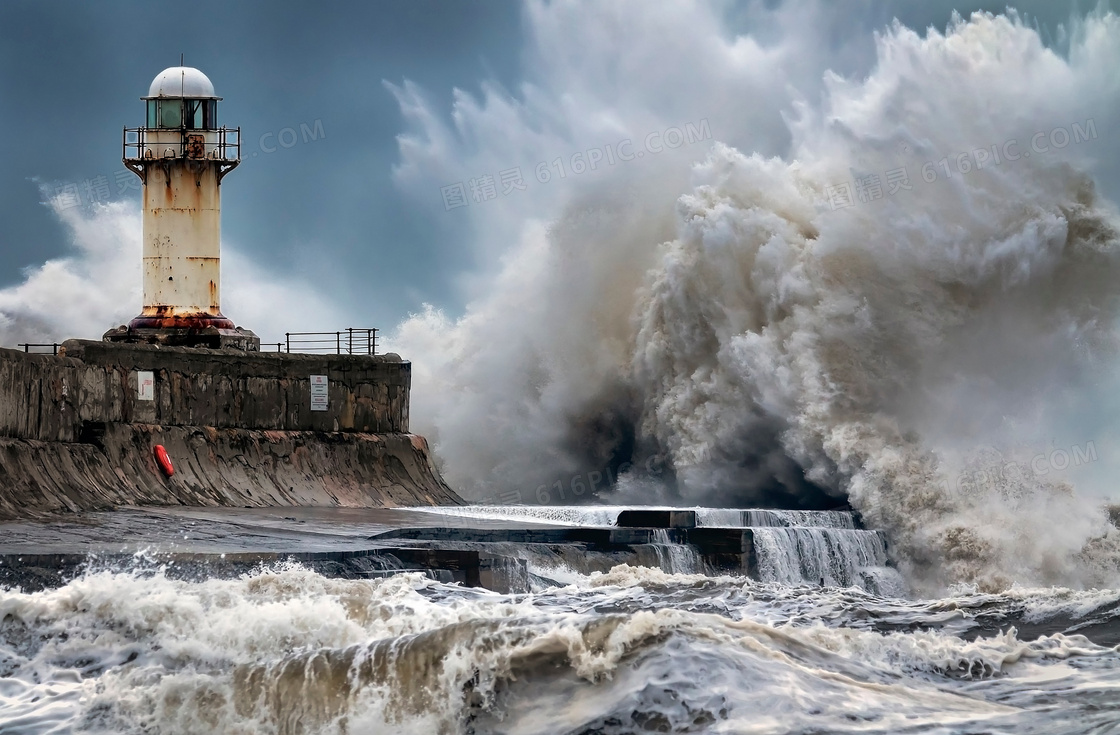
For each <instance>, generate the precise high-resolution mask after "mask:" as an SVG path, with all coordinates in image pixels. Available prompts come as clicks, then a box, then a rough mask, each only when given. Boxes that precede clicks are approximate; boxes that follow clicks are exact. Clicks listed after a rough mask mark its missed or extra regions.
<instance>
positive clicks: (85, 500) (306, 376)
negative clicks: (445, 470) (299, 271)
mask: <svg viewBox="0 0 1120 735" xmlns="http://www.w3.org/2000/svg"><path fill="white" fill-rule="evenodd" d="M312 376H325V379H326V385H325V386H323V388H322V393H320V394H319V396H318V400H317V405H316V406H315V408H316V409H317V410H312V408H313V406H312V386H311V381H312ZM145 379H148V380H149V382H148V385H143V384H142V383H143V382H144V380H145ZM410 384H411V365H410V363H408V362H407V361H405V360H402V359H401V358H400V357H398V356H397V355H378V356H351V355H338V356H336V355H289V354H277V353H271V354H269V353H245V352H240V351H236V350H204V349H190V348H174V347H157V346H152V345H127V344H112V343H105V342H92V341H80V340H71V341H68V342H66V343H65V344H64V345H63V348H62V350H60V354H59V355H58V356H53V355H34V354H31V355H29V354H25V353H22V352H18V351H15V350H5V349H0V519H2V518H9V519H10V518H19V517H29V516H35V515H39V514H43V513H51V512H57V511H67V510H69V511H78V510H95V509H105V508H110V507H114V506H119V505H236V506H260V505H338V506H348V507H384V506H402V505H430V504H446V503H456V502H461V501H459V499H458V497H457V496H456V495H455V494H454V493H453V492H452V491H451V490H450V489H449V488H448V487H447V485H446V484H444V482H443V481H442V479H440V477H439V473H438V471H437V470H436V468H435V467H434V465H433V464H432V461H431V456H430V452H429V449H428V445H427V443H426V442H425V440H424V439H423V437H419V436H416V435H412V434H409V433H408V402H409V390H410ZM324 399H325V400H324ZM157 444H158V445H162V446H164V447H165V449H166V451H167V452H168V455H169V457H170V459H171V461H172V463H173V465H174V467H175V474H174V475H173V476H172V477H170V478H168V477H164V475H163V474H162V473H161V472H160V470H159V468H158V466H157V465H156V463H155V461H154V459H153V456H152V450H153V447H154V446H155V445H157Z"/></svg>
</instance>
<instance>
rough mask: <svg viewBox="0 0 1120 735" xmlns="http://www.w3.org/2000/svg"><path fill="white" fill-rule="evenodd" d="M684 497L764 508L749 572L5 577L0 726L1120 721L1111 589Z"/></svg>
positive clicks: (514, 729) (390, 727) (995, 727)
mask: <svg viewBox="0 0 1120 735" xmlns="http://www.w3.org/2000/svg"><path fill="white" fill-rule="evenodd" d="M617 510H618V509H616V508H615V509H612V508H603V509H535V510H533V509H526V508H522V509H512V510H506V511H503V512H504V513H508V514H510V515H515V517H517V515H520V517H523V518H526V519H534V520H540V519H541V518H542V517H548V515H553V517H556V518H554V520H556V521H558V522H561V521H562V522H566V523H569V524H571V523H575V522H578V521H580V520H582V521H584V522H586V523H588V524H599V523H601V522H604V521H605V522H610V520H612V519H613V517H614V515H615V514H616V513H617ZM465 512H466V513H474V514H476V515H479V517H484V515H485V514H486V511H484V510H482V509H467V510H466V511H465ZM492 513H493V511H492ZM698 515H699V518H700V520H701V522H703V521H709V522H722V523H729V522H731V521H732V520H734V519H736V518H738V519H741V522H745V523H749V524H755V523H758V524H760V523H763V522H766V523H767V525H758V527H756V528H755V536H756V538H757V537H759V536H760V534H763V533H764V531H765V532H768V533H769V536H768V537H767V541H766V542H765V543H762V545H759V546H758V548H757V549H756V552H757V553H758V557H759V575H760V576H762V577H763V580H752V579H748V578H746V577H732V576H721V577H712V576H704V575H702V574H696V573H697V571H701V570H702V562H701V560H700V558H699V557H698V556H697V553H696V550H694V549H692V548H691V547H685V546H681V545H672V543H663V545H656V546H657V553H656V555H655V556H654V557H653V558H656V559H660V561H661V568H653V567H629V566H618V567H615V568H614V569H612V570H610V571H609V573H607V574H601V573H591V574H582V573H580V571H579V570H578V569H572V568H568V567H561V566H547V565H544V564H543V562H541V561H536V562H534V561H533V557H532V555H531V553H529V555H528V558H529V559H530V570H531V573H532V582H533V584H532V592H530V593H528V594H515V595H502V594H497V593H493V592H487V590H484V589H474V588H465V587H461V586H459V585H448V584H441V583H438V582H433V580H431V579H429V578H427V577H424V576H422V575H420V574H416V573H412V574H401V575H398V576H395V577H391V578H385V579H370V580H353V579H332V578H327V577H324V576H321V575H319V574H317V573H315V571H311V570H309V569H306V568H302V567H300V566H298V565H295V564H291V565H287V566H280V567H272V568H260V569H259V570H256V571H254V573H252V574H249V575H244V576H241V577H239V578H235V579H207V580H202V582H199V580H184V579H177V578H175V577H174V575H170V574H167V570H166V569H162V568H159V567H152V566H150V565H148V566H147V567H144V562H143V560H142V559H138V560H137V565H136V567H134V568H132V569H128V570H100V571H94V570H91V571H88V573H86V574H85V575H83V576H81V577H78V578H76V579H74V580H72V582H71V583H69V584H67V585H65V586H63V587H60V588H56V589H50V590H45V592H37V593H24V592H20V590H15V589H0V733H4V734H8V733H37V734H46V733H137V734H140V733H144V734H155V733H199V734H202V733H239V734H242V733H243V734H250V733H253V734H256V733H278V734H279V733H282V734H293V733H339V734H340V733H354V734H357V733H361V734H366V733H416V734H418V735H421V734H422V735H430V734H432V733H441V734H455V733H476V734H488V733H494V734H498V733H502V734H506V733H507V734H511V735H512V734H519V735H529V734H540V735H564V734H571V735H577V734H587V735H590V734H597V733H609V734H616V735H623V734H628V733H775V734H776V733H805V734H809V733H814V734H818V733H884V734H887V733H890V734H895V733H959V734H980V733H1015V734H1023V733H1039V734H1042V733H1046V734H1054V733H1111V732H1120V655H1117V650H1116V648H1114V646H1117V644H1118V643H1120V620H1118V617H1120V615H1118V611H1120V590H1088V592H1075V590H1071V589H1064V588H1058V587H1052V588H1020V587H1011V588H1009V589H1008V590H1006V592H1002V593H999V594H990V593H987V594H986V593H980V592H978V590H977V589H976V588H972V589H968V588H956V589H953V590H950V592H949V593H948V594H945V595H943V596H941V597H937V598H930V599H924V598H915V597H912V596H908V594H907V590H906V584H905V582H903V579H902V577H900V576H899V575H898V574H897V571H895V570H894V569H892V568H889V567H887V566H885V565H886V557H885V551H884V547H883V545H881V542H880V541H879V540H878V538H879V537H878V536H877V534H874V533H872V532H869V531H861V530H858V529H856V528H852V523H851V518H850V515H848V514H843V513H820V514H815V515H814V514H801V513H797V512H785V513H783V512H757V511H746V512H744V511H730V510H728V511H719V510H716V509H699V512H698ZM795 521H800V522H806V523H808V522H812V521H819V522H820V524H819V525H808V524H806V525H790V524H787V523H791V522H795ZM869 534H870V536H869ZM822 539H823V541H822ZM526 553H528V552H526ZM548 558H549V557H548V556H547V555H542V556H540V557H539V559H548ZM810 579H812V580H813V582H812V583H810ZM821 579H823V582H824V585H823V586H822V585H821V584H820V583H821Z"/></svg>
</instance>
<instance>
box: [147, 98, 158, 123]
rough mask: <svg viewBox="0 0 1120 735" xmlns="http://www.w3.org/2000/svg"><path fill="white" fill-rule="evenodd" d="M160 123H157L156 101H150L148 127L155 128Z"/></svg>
mask: <svg viewBox="0 0 1120 735" xmlns="http://www.w3.org/2000/svg"><path fill="white" fill-rule="evenodd" d="M158 124H159V123H158V122H156V101H155V100H148V127H149V128H154V127H156V126H157V125H158Z"/></svg>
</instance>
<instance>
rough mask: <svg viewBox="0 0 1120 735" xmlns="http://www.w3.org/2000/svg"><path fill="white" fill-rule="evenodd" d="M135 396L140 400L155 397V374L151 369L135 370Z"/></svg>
mask: <svg viewBox="0 0 1120 735" xmlns="http://www.w3.org/2000/svg"><path fill="white" fill-rule="evenodd" d="M136 397H137V398H138V399H139V400H141V401H154V400H155V399H156V376H155V374H154V373H153V372H152V371H151V370H137V371H136Z"/></svg>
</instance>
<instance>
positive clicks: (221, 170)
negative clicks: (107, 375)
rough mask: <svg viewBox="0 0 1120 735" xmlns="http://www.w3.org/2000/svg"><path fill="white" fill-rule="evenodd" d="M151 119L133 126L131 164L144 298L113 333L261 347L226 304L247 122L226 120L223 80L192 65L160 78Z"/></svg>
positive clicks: (128, 150)
mask: <svg viewBox="0 0 1120 735" xmlns="http://www.w3.org/2000/svg"><path fill="white" fill-rule="evenodd" d="M141 99H142V100H144V102H145V106H146V110H145V112H146V120H145V122H146V124H145V125H144V126H142V127H138V128H125V130H124V155H123V159H124V165H125V167H127V168H128V169H129V170H131V171H132V172H133V173H135V174H136V175H137V176H139V177H140V180H141V181H142V182H143V209H144V216H143V220H144V222H143V274H144V275H143V278H144V303H143V310H142V311H141V313H140V315H139V316H137V317H136V318H135V319H133V320H132V321H131V322H130V323H129V324H128V326H127V327H124V326H122V327H119V328H117V329H114V330H111V331H109V332H107V333H106V334H105V339H106V340H109V341H125V342H151V343H157V344H163V345H172V346H187V347H210V348H219V347H233V348H239V349H243V350H258V349H259V348H260V340H259V339H257V337H256V335H255V334H253V333H252V332H250V331H247V330H242V329H238V328H236V327H235V326H234V323H233V322H232V321H231V320H230V319H228V318H227V317H225V316H224V315H223V314H222V310H221V211H222V207H221V186H222V181H223V179H224V178H225V176H226V174H228V173H229V172H230V171H232V170H233V169H235V168H237V166H238V164H239V163H241V128H226V127H221V126H219V124H218V119H219V118H218V103H219V102H220V101H221V99H222V98H221V97H218V96H217V95H216V94H215V93H214V85H213V84H212V83H211V82H210V80H209V79H208V78H207V76H206V75H205V74H203V73H202V72H201V71H199V70H198V69H195V68H192V67H189V66H173V67H171V68H169V69H165V70H163V71H162V72H160V73H159V75H158V76H156V78H155V79H154V80H153V81H152V84H151V87H150V88H149V90H148V95H147V96H146V97H142V98H141Z"/></svg>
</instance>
